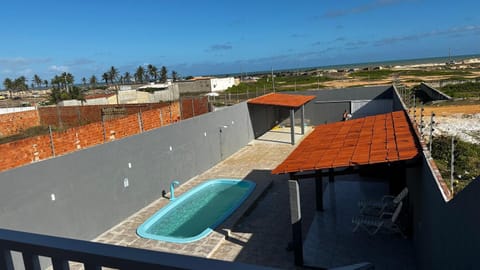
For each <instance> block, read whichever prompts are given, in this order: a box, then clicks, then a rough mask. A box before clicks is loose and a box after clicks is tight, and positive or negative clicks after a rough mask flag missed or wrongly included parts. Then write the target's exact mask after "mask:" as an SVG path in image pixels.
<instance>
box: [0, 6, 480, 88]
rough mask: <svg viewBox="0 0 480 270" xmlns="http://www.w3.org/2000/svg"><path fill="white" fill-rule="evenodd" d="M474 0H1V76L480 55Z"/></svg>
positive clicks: (234, 69) (206, 70) (191, 71)
mask: <svg viewBox="0 0 480 270" xmlns="http://www.w3.org/2000/svg"><path fill="white" fill-rule="evenodd" d="M479 11H480V2H479V1H473V0H472V1H454V2H452V1H444V0H435V1H434V0H343V1H338V0H336V1H335V0H316V1H314V0H305V1H284V0H278V1H250V0H244V1H208V0H207V1H194V0H183V1H182V0H179V1H161V0H134V1H133V0H132V1H130V0H128V1H127V0H125V1H111V0H100V1H99V0H95V1H93V0H83V1H80V0H76V1H73V0H72V1H52V0H42V1H38V0H35V1H34V0H19V1H4V2H2V12H1V13H2V14H1V15H0V25H1V27H0V36H1V37H2V40H1V41H0V80H1V82H3V80H4V79H5V78H7V77H9V78H16V77H18V76H21V75H24V76H26V77H27V78H28V79H31V78H32V77H33V75H34V74H38V75H39V76H40V77H41V78H42V79H48V80H50V79H51V78H52V77H53V76H54V75H55V74H59V73H61V72H63V71H67V72H70V73H72V74H73V75H74V76H75V80H76V82H80V81H81V78H82V77H86V78H87V79H88V78H89V77H90V76H92V75H96V76H97V78H100V77H101V74H102V73H103V72H105V71H107V70H108V69H109V68H110V66H112V65H113V66H115V67H117V68H118V69H119V71H120V73H122V74H123V73H124V72H126V71H129V72H131V73H133V72H134V71H135V69H136V67H138V66H139V65H145V64H154V65H156V66H158V67H160V66H162V65H165V66H166V67H167V68H168V70H169V71H171V70H176V71H177V72H178V73H179V74H180V75H181V76H187V75H201V74H217V73H238V72H249V71H257V70H269V69H270V68H274V69H283V68H300V67H309V66H324V65H332V64H345V63H356V62H371V61H383V60H393V59H411V58H423V57H435V56H445V55H448V50H449V48H451V52H452V54H454V55H463V54H478V53H480V15H479Z"/></svg>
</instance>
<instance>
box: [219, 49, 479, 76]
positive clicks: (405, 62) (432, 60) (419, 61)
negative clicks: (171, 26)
mask: <svg viewBox="0 0 480 270" xmlns="http://www.w3.org/2000/svg"><path fill="white" fill-rule="evenodd" d="M471 58H480V54H470V55H455V56H440V57H430V58H414V59H402V60H387V61H377V62H364V63H352V64H338V65H327V66H315V67H303V68H286V69H274V70H273V72H288V71H307V70H315V69H324V70H328V69H350V68H365V67H376V66H392V67H393V66H403V65H419V64H429V63H434V64H440V63H447V62H450V61H455V62H458V61H462V60H466V59H471ZM271 72H272V71H271V70H263V71H254V72H248V75H259V74H267V73H271ZM222 75H223V76H225V75H226V74H222ZM222 75H219V74H217V75H216V76H222ZM240 75H245V73H242V74H240V73H234V74H232V73H231V74H229V76H240ZM214 76H215V75H214Z"/></svg>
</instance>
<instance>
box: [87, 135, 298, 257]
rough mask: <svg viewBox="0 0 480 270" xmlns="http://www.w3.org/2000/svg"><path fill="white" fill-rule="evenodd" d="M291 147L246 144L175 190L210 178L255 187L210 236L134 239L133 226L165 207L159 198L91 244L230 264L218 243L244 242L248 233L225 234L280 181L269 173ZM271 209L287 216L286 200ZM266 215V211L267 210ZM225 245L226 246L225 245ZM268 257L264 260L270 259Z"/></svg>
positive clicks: (226, 254)
mask: <svg viewBox="0 0 480 270" xmlns="http://www.w3.org/2000/svg"><path fill="white" fill-rule="evenodd" d="M277 136H279V137H278V138H279V141H282V140H284V139H285V138H283V137H285V136H289V134H286V133H278V135H277ZM297 137H299V138H298V139H300V136H298V135H297ZM293 148H294V146H291V145H289V144H285V143H275V142H271V141H252V142H251V143H250V144H248V145H247V146H245V147H243V148H242V149H241V150H239V151H238V152H237V153H235V154H234V155H232V156H231V157H229V158H228V159H226V160H224V161H222V162H220V163H219V164H217V165H216V166H214V167H213V168H211V169H210V170H208V171H206V172H205V173H203V174H201V175H199V176H197V177H195V178H193V179H190V180H189V181H188V182H186V183H184V184H182V185H181V186H179V187H178V188H176V190H175V191H176V194H178V195H181V194H182V193H184V192H186V191H188V190H190V189H191V188H192V187H194V186H196V185H198V184H200V183H202V182H204V181H206V180H208V179H213V178H240V179H248V180H252V181H254V182H256V184H257V187H256V188H255V190H254V192H253V193H252V195H251V196H250V197H249V198H248V199H247V201H246V202H245V203H244V204H242V206H241V207H240V208H239V209H237V211H235V213H234V214H233V215H232V216H231V217H230V218H228V219H227V221H226V222H224V223H223V224H221V225H220V226H219V227H218V228H217V229H215V231H213V232H212V233H211V234H210V235H208V236H207V237H205V238H203V239H200V240H198V241H195V242H192V243H186V244H176V243H168V242H163V241H157V240H151V239H144V238H140V237H139V236H137V234H136V229H137V227H138V226H139V225H140V224H142V223H143V222H144V221H145V220H146V219H147V218H149V217H150V216H151V215H153V214H154V213H155V212H156V211H158V210H159V209H160V208H162V207H164V206H165V205H167V204H168V202H169V201H168V199H167V198H160V199H158V200H156V201H154V202H153V203H151V204H150V205H148V206H147V207H145V208H143V209H142V210H140V211H138V212H137V213H135V214H134V215H132V216H131V217H129V218H127V219H126V220H124V221H123V222H121V223H120V224H118V225H117V226H115V227H113V228H112V229H110V230H109V231H107V232H105V233H103V234H102V235H100V236H98V237H97V238H96V239H95V240H94V241H97V242H102V243H108V244H113V245H121V246H128V247H136V248H143V249H150V250H157V251H164V252H170V253H178V254H185V255H193V256H199V257H207V258H209V257H214V258H218V259H223V260H231V261H234V260H235V258H231V257H232V256H231V254H232V252H233V251H232V250H231V249H230V250H227V248H226V247H225V246H224V245H223V244H222V243H224V242H225V240H224V239H225V237H227V238H229V239H240V240H241V241H247V240H248V237H249V236H248V233H247V234H245V238H243V239H242V237H238V235H237V234H235V233H233V234H234V235H233V236H232V237H228V235H229V233H230V231H231V230H232V229H233V228H234V225H235V224H236V223H237V222H238V221H239V220H240V219H241V218H242V216H244V215H248V213H250V212H251V209H253V208H256V207H258V203H256V201H257V200H258V199H259V198H261V196H262V194H264V193H265V191H266V190H267V189H269V188H270V187H271V186H272V182H278V181H280V179H284V177H279V176H272V175H271V174H270V170H272V169H273V168H274V167H275V166H276V165H277V164H279V163H280V162H281V161H283V159H285V158H286V157H287V155H288V154H289V153H290V152H291V150H293ZM279 185H280V184H279V183H275V184H274V185H273V192H274V193H275V192H276V191H275V189H276V186H279ZM285 187H286V185H285ZM287 192H288V191H287ZM267 193H269V192H267ZM262 201H263V200H262ZM273 207H275V208H278V207H281V208H283V210H282V211H284V212H285V215H286V216H287V217H288V201H287V204H286V205H273ZM267 212H269V210H268V209H267ZM262 222H266V223H263V224H267V225H266V226H263V227H265V228H268V227H269V225H268V224H271V223H277V221H276V220H275V217H274V219H272V220H265V219H263V220H261V222H260V223H258V225H259V226H262ZM281 223H282V224H279V225H281V226H285V227H287V228H289V222H288V220H287V221H286V222H284V221H283V220H282V221H281ZM277 237H278V238H281V239H282V246H283V248H284V247H285V246H286V243H287V242H286V239H285V235H284V234H283V233H282V234H281V235H277ZM226 244H227V246H228V242H227V243H226ZM256 245H258V244H256ZM222 251H225V252H222ZM222 254H224V255H222ZM270 257H271V256H270ZM270 257H268V258H269V259H271V258H270ZM230 258H231V259H230ZM235 261H236V260H235ZM243 261H245V260H243ZM245 262H247V263H255V262H254V261H248V260H247V261H245ZM290 263H291V262H290Z"/></svg>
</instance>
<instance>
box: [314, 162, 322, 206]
mask: <svg viewBox="0 0 480 270" xmlns="http://www.w3.org/2000/svg"><path fill="white" fill-rule="evenodd" d="M315 201H316V206H317V211H323V210H324V209H323V178H322V170H319V171H317V173H316V174H315Z"/></svg>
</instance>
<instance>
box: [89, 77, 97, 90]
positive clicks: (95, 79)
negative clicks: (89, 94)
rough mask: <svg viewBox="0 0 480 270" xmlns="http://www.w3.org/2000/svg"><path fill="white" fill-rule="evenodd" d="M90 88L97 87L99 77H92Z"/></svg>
mask: <svg viewBox="0 0 480 270" xmlns="http://www.w3.org/2000/svg"><path fill="white" fill-rule="evenodd" d="M90 87H91V88H95V87H97V77H95V75H92V77H90Z"/></svg>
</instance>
